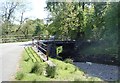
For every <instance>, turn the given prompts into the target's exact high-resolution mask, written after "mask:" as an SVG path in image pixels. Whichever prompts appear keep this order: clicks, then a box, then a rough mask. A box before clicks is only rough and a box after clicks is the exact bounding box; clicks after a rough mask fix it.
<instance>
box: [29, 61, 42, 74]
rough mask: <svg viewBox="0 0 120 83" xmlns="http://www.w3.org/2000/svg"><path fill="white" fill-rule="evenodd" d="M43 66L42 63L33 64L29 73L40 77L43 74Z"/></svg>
mask: <svg viewBox="0 0 120 83" xmlns="http://www.w3.org/2000/svg"><path fill="white" fill-rule="evenodd" d="M43 69H44V65H43V64H42V63H38V62H36V63H34V65H33V67H32V69H31V72H30V73H35V74H38V75H41V74H42V73H43Z"/></svg>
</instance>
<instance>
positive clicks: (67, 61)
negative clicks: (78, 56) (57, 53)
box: [64, 58, 73, 64]
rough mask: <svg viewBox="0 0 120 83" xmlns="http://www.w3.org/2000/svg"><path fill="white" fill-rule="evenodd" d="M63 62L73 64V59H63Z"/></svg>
mask: <svg viewBox="0 0 120 83" xmlns="http://www.w3.org/2000/svg"><path fill="white" fill-rule="evenodd" d="M64 62H65V63H70V64H73V60H72V59H69V58H68V59H65V61H64Z"/></svg>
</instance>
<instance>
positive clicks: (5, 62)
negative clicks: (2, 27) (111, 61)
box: [0, 42, 119, 81]
mask: <svg viewBox="0 0 120 83" xmlns="http://www.w3.org/2000/svg"><path fill="white" fill-rule="evenodd" d="M30 43H31V42H22V43H5V44H0V80H1V78H2V81H10V80H11V77H12V76H13V75H14V74H15V73H16V70H17V66H18V62H19V60H20V57H21V53H22V51H23V49H24V46H26V45H29V44H30ZM1 61H2V62H1ZM74 64H75V65H76V66H78V67H79V68H80V69H82V70H83V71H85V72H86V74H87V75H90V76H96V77H99V78H101V79H103V80H107V81H114V80H117V79H118V73H119V72H118V67H117V66H111V65H103V64H95V63H91V64H89V63H82V62H76V63H74Z"/></svg>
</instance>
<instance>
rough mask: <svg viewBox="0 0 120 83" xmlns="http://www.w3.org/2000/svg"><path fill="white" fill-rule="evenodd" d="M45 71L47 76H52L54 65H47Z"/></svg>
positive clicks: (53, 75)
mask: <svg viewBox="0 0 120 83" xmlns="http://www.w3.org/2000/svg"><path fill="white" fill-rule="evenodd" d="M46 73H47V76H48V77H51V78H54V77H55V73H56V66H49V65H48V66H47V67H46Z"/></svg>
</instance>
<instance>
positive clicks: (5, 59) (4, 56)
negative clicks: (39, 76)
mask: <svg viewBox="0 0 120 83" xmlns="http://www.w3.org/2000/svg"><path fill="white" fill-rule="evenodd" d="M29 43H30V42H20V43H4V44H0V53H1V54H0V61H2V63H1V64H2V65H1V64H0V75H2V76H1V77H2V81H10V80H11V77H12V76H13V75H14V74H15V73H16V70H17V67H18V62H19V60H20V57H21V53H22V51H23V49H24V46H26V45H28V44H29ZM1 77H0V78H1ZM0 80H1V79H0Z"/></svg>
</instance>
